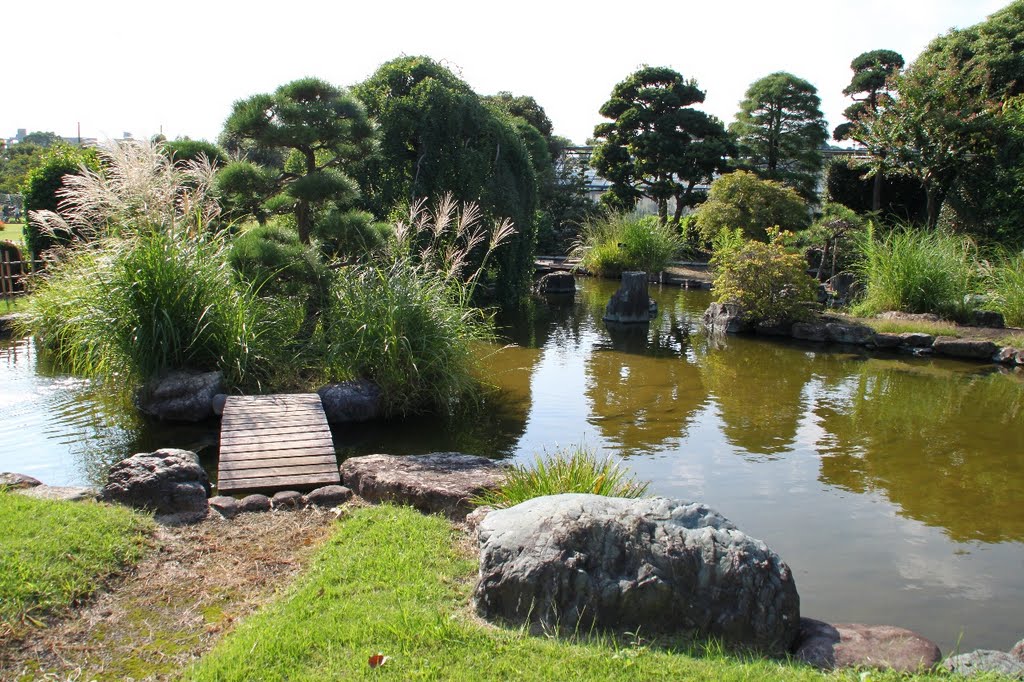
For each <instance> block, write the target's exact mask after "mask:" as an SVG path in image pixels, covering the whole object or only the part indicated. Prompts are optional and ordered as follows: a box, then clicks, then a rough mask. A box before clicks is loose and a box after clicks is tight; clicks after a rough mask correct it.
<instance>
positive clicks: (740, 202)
mask: <svg viewBox="0 0 1024 682" xmlns="http://www.w3.org/2000/svg"><path fill="white" fill-rule="evenodd" d="M693 215H694V216H695V221H696V224H697V227H698V228H699V229H700V232H701V234H702V235H703V236H704V239H705V240H707V241H711V240H712V239H714V238H715V235H717V234H718V233H719V232H721V231H722V230H724V229H730V230H735V229H739V230H742V231H743V235H744V236H745V237H746V238H747V239H757V240H759V241H766V240H767V239H768V234H767V230H769V229H770V228H772V227H779V228H781V229H783V230H789V231H796V230H800V229H803V228H804V227H806V226H807V225H808V224H809V223H810V214H809V213H808V210H807V203H806V202H805V201H804V200H803V199H802V198H800V195H799V194H798V193H797V192H796V190H794V189H793V188H791V187H787V186H786V185H783V184H782V183H779V182H773V181H771V180H761V179H760V178H758V177H757V176H756V175H754V174H753V173H749V172H747V171H736V172H734V173H728V174H726V175H723V176H721V177H720V178H718V179H717V180H715V181H714V182H712V183H711V188H710V189H709V190H708V199H707V201H705V202H704V203H703V204H701V205H700V206H698V207H697V210H696V211H694V214H693Z"/></svg>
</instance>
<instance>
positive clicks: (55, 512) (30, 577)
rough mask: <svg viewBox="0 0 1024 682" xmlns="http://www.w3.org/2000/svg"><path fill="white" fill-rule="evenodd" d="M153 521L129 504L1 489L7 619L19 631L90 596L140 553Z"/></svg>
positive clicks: (2, 614)
mask: <svg viewBox="0 0 1024 682" xmlns="http://www.w3.org/2000/svg"><path fill="white" fill-rule="evenodd" d="M151 528H152V522H151V521H150V520H149V519H148V518H147V517H144V516H141V515H139V514H137V513H135V512H133V511H131V510H129V509H127V508H125V507H115V506H108V505H103V504H97V503H92V502H58V501H51V500H37V499H33V498H29V497H25V496H24V495H19V494H17V493H13V492H5V491H2V490H0V625H6V626H8V627H11V628H13V629H15V630H17V629H18V628H19V627H20V626H22V625H23V624H25V623H27V622H32V621H34V620H37V619H39V618H40V617H42V616H44V615H46V614H47V613H48V612H50V611H52V610H54V609H60V608H63V607H67V606H70V605H72V604H73V603H74V602H75V601H77V600H79V599H82V598H83V597H86V596H88V595H89V594H90V593H92V592H93V591H95V590H96V589H97V588H98V587H99V586H100V585H101V584H102V583H103V581H104V580H105V579H107V578H108V577H110V576H111V574H113V573H116V572H117V571H118V570H120V569H121V568H123V567H124V566H126V565H129V564H132V563H134V562H135V561H137V560H138V558H139V557H140V556H141V555H142V553H143V550H144V549H145V547H146V544H147V537H148V534H149V532H150V530H151ZM0 629H2V628H0Z"/></svg>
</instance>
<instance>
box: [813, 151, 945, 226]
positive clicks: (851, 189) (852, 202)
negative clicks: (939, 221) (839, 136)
mask: <svg viewBox="0 0 1024 682" xmlns="http://www.w3.org/2000/svg"><path fill="white" fill-rule="evenodd" d="M867 172H868V168H865V167H864V166H863V165H862V164H860V163H857V162H856V161H853V160H849V159H844V158H834V159H831V160H830V161H829V163H828V165H827V167H826V169H825V189H826V193H825V197H826V199H825V200H826V201H830V202H834V203H839V204H842V205H844V206H846V207H847V208H850V209H852V210H854V211H856V212H857V213H868V212H869V211H873V210H875V209H874V208H873V206H874V193H875V183H876V182H877V181H878V178H881V183H880V187H879V188H878V199H879V201H878V210H879V211H880V216H881V218H882V219H883V220H888V221H902V222H915V223H924V222H925V220H926V219H927V213H926V197H925V192H924V189H923V188H922V187H921V184H920V183H919V182H918V181H916V180H915V179H913V178H910V177H907V176H905V175H900V174H898V173H889V174H879V175H875V176H874V177H872V178H867V177H865V175H866V174H867Z"/></svg>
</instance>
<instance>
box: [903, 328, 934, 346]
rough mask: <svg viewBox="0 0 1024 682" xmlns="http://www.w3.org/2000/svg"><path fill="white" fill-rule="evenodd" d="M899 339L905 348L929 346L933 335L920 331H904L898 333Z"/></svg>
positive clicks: (932, 340)
mask: <svg viewBox="0 0 1024 682" xmlns="http://www.w3.org/2000/svg"><path fill="white" fill-rule="evenodd" d="M899 337H900V341H901V342H902V344H903V345H904V346H906V347H907V348H931V346H932V344H933V343H935V337H934V336H932V335H931V334H923V333H921V332H904V333H902V334H899Z"/></svg>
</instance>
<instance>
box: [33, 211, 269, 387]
mask: <svg viewBox="0 0 1024 682" xmlns="http://www.w3.org/2000/svg"><path fill="white" fill-rule="evenodd" d="M225 258H226V257H225V254H224V245H223V243H222V242H221V241H220V238H219V237H217V236H209V237H207V236H204V235H199V236H196V237H194V238H191V239H182V238H179V237H177V236H175V235H172V234H170V233H167V232H163V231H143V232H141V233H139V234H137V235H133V236H126V237H108V238H106V239H104V240H102V241H101V242H100V243H99V244H97V245H96V246H95V247H94V248H90V249H83V250H80V251H79V252H76V253H74V254H72V255H71V256H70V257H69V258H68V259H66V260H64V261H61V262H59V263H56V264H54V265H52V266H51V267H50V269H49V272H48V276H47V278H46V279H44V280H42V281H41V282H40V283H39V285H38V287H37V289H36V291H35V293H34V294H33V296H32V299H31V301H30V304H29V309H28V311H27V315H28V324H29V326H30V327H31V329H32V330H33V331H34V332H35V333H36V334H38V335H39V336H40V337H41V338H42V339H43V340H44V342H45V343H46V344H47V345H48V346H49V347H50V348H51V349H53V351H54V352H55V354H56V357H57V358H58V360H59V361H60V362H61V364H62V365H63V366H64V367H66V368H67V369H69V370H71V371H72V372H74V373H77V374H81V375H85V376H98V377H103V378H107V379H112V380H113V379H115V378H118V379H119V385H121V386H124V387H125V388H128V386H127V385H126V384H125V383H124V382H125V379H126V378H131V379H133V380H135V381H137V382H145V381H147V380H149V379H150V378H153V377H156V376H159V375H160V374H162V373H164V372H166V371H169V370H173V369H186V368H187V369H196V370H215V369H219V370H221V371H223V372H224V374H225V379H226V381H227V382H228V383H229V384H230V385H236V386H241V385H249V386H252V385H253V384H255V383H258V381H259V378H260V376H261V374H262V373H263V372H265V371H266V365H265V364H263V363H262V362H261V361H262V360H264V358H263V357H261V356H259V351H258V346H259V341H260V335H261V330H262V329H263V325H264V324H265V323H266V322H267V321H266V319H265V317H264V316H263V314H262V309H261V305H260V303H259V301H258V299H257V298H256V297H255V296H254V294H253V292H252V290H251V289H250V288H249V287H246V286H244V285H243V286H239V285H238V284H237V282H236V280H235V278H234V276H233V274H232V271H231V269H230V268H229V267H227V265H226V263H225Z"/></svg>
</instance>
